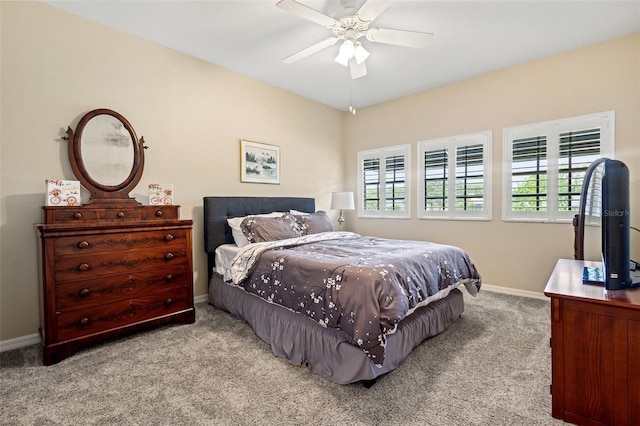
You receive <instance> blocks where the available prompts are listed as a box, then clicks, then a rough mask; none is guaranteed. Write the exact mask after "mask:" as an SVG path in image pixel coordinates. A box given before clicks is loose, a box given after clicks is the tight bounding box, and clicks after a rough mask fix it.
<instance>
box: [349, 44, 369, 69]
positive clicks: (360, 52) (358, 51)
mask: <svg viewBox="0 0 640 426" xmlns="http://www.w3.org/2000/svg"><path fill="white" fill-rule="evenodd" d="M369 55H370V53H369V52H368V51H367V50H366V49H365V48H364V47H362V44H361V43H360V42H357V43H356V48H355V50H354V53H353V57H354V58H355V60H356V62H357V63H359V64H361V63H362V62H364V61H365V60H366V59H367V58H368V57H369Z"/></svg>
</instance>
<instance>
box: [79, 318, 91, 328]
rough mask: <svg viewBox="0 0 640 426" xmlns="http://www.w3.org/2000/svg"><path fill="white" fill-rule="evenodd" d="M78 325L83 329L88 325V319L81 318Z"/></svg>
mask: <svg viewBox="0 0 640 426" xmlns="http://www.w3.org/2000/svg"><path fill="white" fill-rule="evenodd" d="M78 325H79V326H80V327H85V326H87V325H89V318H87V317H84V318H82V319H81V320H80V321H78Z"/></svg>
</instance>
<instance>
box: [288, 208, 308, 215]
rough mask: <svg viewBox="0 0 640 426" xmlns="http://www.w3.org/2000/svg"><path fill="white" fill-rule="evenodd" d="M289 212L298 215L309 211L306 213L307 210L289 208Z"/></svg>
mask: <svg viewBox="0 0 640 426" xmlns="http://www.w3.org/2000/svg"><path fill="white" fill-rule="evenodd" d="M289 213H291V214H297V215H299V216H303V215H307V214H309V213H307V212H301V211H300V210H293V209H291V210H289Z"/></svg>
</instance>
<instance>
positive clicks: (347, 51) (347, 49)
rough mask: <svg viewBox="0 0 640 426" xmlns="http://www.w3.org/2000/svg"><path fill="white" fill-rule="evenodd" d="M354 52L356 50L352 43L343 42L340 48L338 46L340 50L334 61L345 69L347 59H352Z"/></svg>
mask: <svg viewBox="0 0 640 426" xmlns="http://www.w3.org/2000/svg"><path fill="white" fill-rule="evenodd" d="M355 50H356V48H355V46H354V44H353V41H351V40H345V42H344V43H342V46H340V50H338V56H336V59H335V61H336V62H337V63H339V64H340V65H343V66H345V67H346V66H348V65H349V59H351V58H353V55H354V54H355Z"/></svg>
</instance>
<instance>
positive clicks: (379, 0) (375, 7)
mask: <svg viewBox="0 0 640 426" xmlns="http://www.w3.org/2000/svg"><path fill="white" fill-rule="evenodd" d="M390 4H391V1H389V0H368V1H366V2H365V3H364V4H363V5H362V7H361V8H360V9H359V10H358V11H357V12H356V15H355V16H356V17H357V18H358V19H360V20H361V21H362V22H371V21H373V20H374V19H376V18H377V17H378V16H379V15H380V14H381V13H382V12H384V10H385V9H386V8H387V7H389V5H390Z"/></svg>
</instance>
